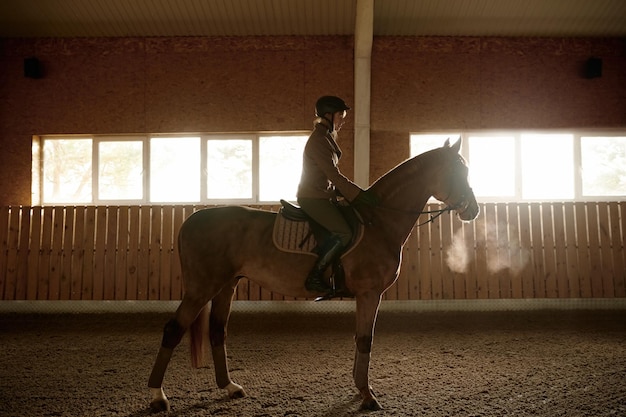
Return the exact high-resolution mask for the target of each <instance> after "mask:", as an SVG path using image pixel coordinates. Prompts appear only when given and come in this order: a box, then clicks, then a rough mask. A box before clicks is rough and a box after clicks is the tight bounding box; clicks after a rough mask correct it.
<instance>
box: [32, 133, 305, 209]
mask: <svg viewBox="0 0 626 417" xmlns="http://www.w3.org/2000/svg"><path fill="white" fill-rule="evenodd" d="M307 138H308V133H291V134H260V133H259V134H242V135H230V134H228V135H226V134H224V135H209V134H204V135H188V136H184V135H153V136H64V137H59V136H44V137H41V138H39V137H35V138H34V140H33V161H34V164H35V165H34V169H33V204H114V203H120V204H147V203H207V204H210V203H215V204H223V203H248V204H249V203H271V202H276V201H278V200H279V199H281V198H282V199H286V200H295V195H296V190H297V186H298V182H299V180H300V170H301V164H302V152H303V150H304V145H305V144H306V140H307ZM39 149H42V150H43V152H41V154H40V152H39Z"/></svg>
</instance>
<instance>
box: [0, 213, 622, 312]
mask: <svg viewBox="0 0 626 417" xmlns="http://www.w3.org/2000/svg"><path fill="white" fill-rule="evenodd" d="M480 206H481V215H480V216H479V218H478V219H477V220H476V221H474V222H470V223H462V222H460V221H459V220H458V219H456V218H455V217H454V216H445V215H444V216H441V217H440V218H439V219H437V220H436V221H435V222H433V223H429V224H427V225H424V226H420V227H416V228H415V229H414V230H413V232H412V234H411V236H410V237H409V240H408V241H407V243H406V245H405V247H404V249H403V261H402V269H401V272H400V276H399V278H398V281H397V282H396V284H394V286H393V287H391V288H390V289H389V290H388V291H387V293H386V294H385V298H386V299H392V300H418V299H487V298H490V299H499V298H518V299H519V298H612V297H626V288H625V281H626V255H625V251H624V240H626V203H625V202H600V203H588V202H584V203H583V202H580V203H570V202H566V203H486V204H481V205H480ZM200 208H204V207H200V206H76V207H61V206H55V207H26V206H21V207H6V206H5V207H1V208H0V295H1V296H2V297H1V299H3V300H178V299H180V298H181V296H182V291H183V283H182V277H181V273H180V267H179V264H178V250H177V247H176V236H177V233H178V229H179V228H180V225H181V224H182V222H183V221H184V219H185V218H186V217H188V216H189V215H190V214H191V213H193V212H194V211H195V210H198V209H200ZM263 208H264V209H267V210H274V211H275V210H276V207H268V206H264V207H263ZM429 208H430V209H433V208H436V207H434V206H433V207H429ZM236 297H237V299H238V300H283V299H288V298H287V297H283V296H282V295H280V294H275V293H272V292H270V291H267V290H265V289H262V288H261V287H259V286H258V285H256V284H255V283H253V282H250V281H248V280H246V279H243V280H241V282H240V283H239V286H238V288H237V294H236Z"/></svg>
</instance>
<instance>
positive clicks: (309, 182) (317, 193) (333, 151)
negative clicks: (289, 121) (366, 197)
mask: <svg viewBox="0 0 626 417" xmlns="http://www.w3.org/2000/svg"><path fill="white" fill-rule="evenodd" d="M328 124H329V123H328V122H327V121H326V120H323V119H318V120H317V121H316V123H315V128H314V129H313V132H311V135H310V136H309V139H308V141H307V143H306V146H305V148H304V154H303V158H302V159H303V160H302V176H301V177H300V185H299V186H298V194H297V197H298V198H323V199H330V198H334V197H335V196H336V195H337V194H340V195H342V196H343V197H345V198H346V199H347V200H348V201H352V200H354V199H355V198H356V196H357V195H358V194H359V192H360V191H361V189H360V188H359V187H358V186H357V185H356V184H355V183H353V182H352V181H350V180H349V179H348V178H346V176H344V175H343V174H342V173H341V172H340V171H339V168H338V167H337V164H338V163H339V158H341V149H340V148H339V145H337V142H336V141H335V139H334V138H333V136H332V135H331V133H330V132H329V128H328Z"/></svg>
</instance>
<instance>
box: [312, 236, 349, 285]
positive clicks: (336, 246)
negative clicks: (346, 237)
mask: <svg viewBox="0 0 626 417" xmlns="http://www.w3.org/2000/svg"><path fill="white" fill-rule="evenodd" d="M342 250H343V244H342V243H341V240H339V238H338V237H335V236H331V237H330V238H329V239H328V241H327V242H325V244H324V246H322V247H321V248H320V253H319V258H317V262H315V266H313V269H312V270H311V272H309V276H308V277H307V279H306V282H305V283H304V286H305V287H306V289H307V290H308V291H313V292H323V293H330V292H332V291H333V288H332V287H331V286H330V285H329V284H328V282H326V280H325V279H324V271H326V268H328V266H329V265H330V264H331V263H332V262H333V260H334V259H335V258H336V257H337V256H339V254H341V252H342Z"/></svg>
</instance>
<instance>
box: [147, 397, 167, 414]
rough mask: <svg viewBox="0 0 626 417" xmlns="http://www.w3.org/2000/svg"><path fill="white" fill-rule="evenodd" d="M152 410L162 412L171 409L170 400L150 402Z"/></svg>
mask: <svg viewBox="0 0 626 417" xmlns="http://www.w3.org/2000/svg"><path fill="white" fill-rule="evenodd" d="M150 411H151V412H152V413H160V412H161V411H170V402H169V401H168V400H164V399H160V400H154V401H152V402H151V403H150Z"/></svg>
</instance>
